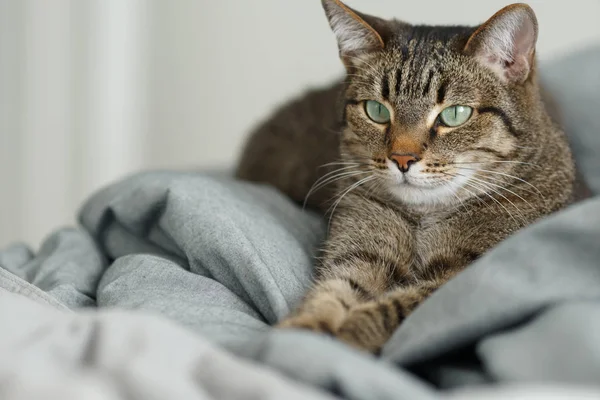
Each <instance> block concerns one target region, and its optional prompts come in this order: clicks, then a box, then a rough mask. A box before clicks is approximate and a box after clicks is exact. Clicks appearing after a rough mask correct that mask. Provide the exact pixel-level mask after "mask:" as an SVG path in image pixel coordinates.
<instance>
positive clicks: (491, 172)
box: [459, 167, 546, 200]
mask: <svg viewBox="0 0 600 400" xmlns="http://www.w3.org/2000/svg"><path fill="white" fill-rule="evenodd" d="M459 168H461V169H466V170H470V171H478V172H487V173H488V174H496V175H502V176H505V177H507V178H510V179H515V180H517V181H519V182H523V183H524V184H526V185H529V186H530V187H532V188H533V189H534V190H535V191H536V192H538V194H539V195H540V196H541V197H542V199H544V200H546V198H545V197H544V195H543V194H542V192H541V191H540V190H539V189H538V188H537V187H535V186H534V185H532V184H531V183H529V182H527V181H526V180H524V179H521V178H519V177H518V176H514V175H510V174H506V173H504V172H498V171H490V170H487V169H479V168H467V167H459Z"/></svg>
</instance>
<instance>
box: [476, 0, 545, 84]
mask: <svg viewBox="0 0 600 400" xmlns="http://www.w3.org/2000/svg"><path fill="white" fill-rule="evenodd" d="M537 36H538V23H537V18H536V17H535V13H534V12H533V10H532V9H531V7H529V6H528V5H527V4H513V5H510V6H507V7H505V8H503V9H502V10H500V11H498V12H497V13H496V14H494V16H493V17H492V18H490V19H489V20H488V21H487V22H485V23H484V24H483V25H481V26H480V27H479V28H478V29H477V30H476V31H475V33H473V35H471V37H470V38H469V41H468V42H467V44H466V45H465V49H464V51H465V53H467V54H470V55H473V56H474V57H475V58H476V59H477V60H478V61H479V62H480V63H482V64H483V65H485V66H486V67H489V68H491V69H492V70H493V71H494V72H495V73H496V74H497V75H498V76H499V77H500V78H501V79H502V80H504V81H508V82H515V83H523V82H525V81H526V80H527V78H528V77H529V74H530V72H531V69H532V68H533V65H534V62H535V60H534V58H535V44H536V41H537Z"/></svg>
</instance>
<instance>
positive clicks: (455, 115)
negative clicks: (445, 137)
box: [440, 106, 473, 127]
mask: <svg viewBox="0 0 600 400" xmlns="http://www.w3.org/2000/svg"><path fill="white" fill-rule="evenodd" d="M471 114H473V109H472V108H471V107H469V106H451V107H448V108H445V109H444V110H443V111H442V112H441V113H440V121H441V122H442V123H443V124H444V125H446V126H450V127H454V126H459V125H462V124H464V123H465V122H467V121H468V120H469V118H471Z"/></svg>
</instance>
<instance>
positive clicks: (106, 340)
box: [0, 51, 600, 400]
mask: <svg viewBox="0 0 600 400" xmlns="http://www.w3.org/2000/svg"><path fill="white" fill-rule="evenodd" d="M584 56H585V57H588V61H587V62H581V57H584ZM594 63H595V64H594ZM594 65H595V66H599V65H600V51H596V52H589V53H586V54H584V55H578V56H577V57H575V56H574V57H571V58H568V59H566V60H564V61H562V64H561V63H560V62H556V63H553V64H552V65H551V67H552V68H549V69H548V72H547V75H545V76H546V78H547V79H548V80H549V82H550V84H549V86H550V88H551V90H553V91H554V92H555V93H561V96H559V97H558V98H557V100H558V101H559V102H560V103H561V104H562V103H564V104H562V105H563V107H564V108H565V110H566V112H565V115H564V124H565V126H566V127H567V128H568V130H569V132H570V133H571V136H572V138H573V139H572V140H573V143H574V144H573V146H574V149H575V151H576V154H577V157H578V162H579V164H580V166H581V168H582V172H583V174H584V176H585V178H586V180H587V182H588V184H589V186H590V187H591V189H592V191H593V193H594V194H598V193H599V192H600V181H599V180H598V179H600V164H599V161H598V160H597V158H596V157H594V155H595V153H594V149H596V150H597V149H600V135H599V134H598V133H599V129H598V128H599V126H598V122H597V121H596V119H595V116H594V115H593V114H594V111H592V110H595V109H596V108H597V107H595V106H594V104H595V105H600V100H598V94H597V93H592V92H593V90H591V89H590V87H595V88H598V87H600V85H599V83H600V82H599V79H600V77H599V76H598V74H597V68H596V67H594ZM574 69H576V70H577V73H576V74H574V73H573V71H574ZM556 71H563V74H562V75H561V74H560V73H559V72H556ZM565 71H569V73H570V74H571V76H573V75H578V76H579V77H581V76H588V78H589V79H588V80H587V81H585V83H581V84H580V85H579V86H578V84H577V83H573V82H566V81H565V80H561V79H559V78H558V77H560V76H564V74H565ZM586 74H587V75H586ZM593 79H595V81H593ZM590 82H592V83H593V82H595V83H596V84H595V86H594V85H593V84H591V83H590ZM577 96H581V97H577ZM582 99H584V100H585V101H587V103H585V107H587V110H588V112H587V113H585V112H582V111H581V108H584V107H583V106H581V104H584V103H583V100H582ZM576 102H578V104H580V106H579V108H577V107H576V106H575V105H574V104H576ZM594 102H595V103H594ZM586 124H587V125H586ZM325 229H326V224H325V222H324V221H323V220H322V218H321V217H320V216H319V215H317V214H314V213H311V212H309V211H303V210H302V209H301V208H300V207H298V206H297V205H295V204H293V203H291V202H290V201H289V200H287V199H286V198H285V197H283V196H282V195H281V194H280V193H278V192H276V191H275V190H274V189H271V188H269V187H266V186H260V185H255V184H250V183H245V182H238V181H236V180H234V179H233V178H231V177H230V176H229V175H228V174H227V173H206V172H202V173H199V172H187V173H186V172H166V171H154V172H144V173H140V174H136V175H134V176H131V177H128V178H125V179H123V180H122V181H121V182H117V183H114V184H112V185H110V186H109V187H107V188H104V189H102V190H100V191H99V192H97V193H95V194H94V195H93V196H91V197H90V199H89V200H88V201H87V202H86V204H85V205H84V206H83V207H82V209H81V210H80V226H78V227H66V228H63V229H59V230H57V231H55V232H53V233H52V234H50V235H49V237H48V238H47V240H46V241H45V242H44V244H43V245H42V247H41V248H40V249H39V250H38V251H36V252H32V251H31V250H30V249H29V248H28V247H27V246H26V245H24V244H15V245H12V246H9V247H8V248H6V249H4V250H2V251H0V326H2V327H3V329H0V354H1V355H2V356H1V357H0V397H1V398H6V399H17V398H18V399H29V398H31V399H33V398H41V397H43V398H61V399H71V398H73V399H75V398H98V399H152V398H156V399H159V398H169V399H171V398H178V399H187V398H190V399H196V398H198V399H205V398H207V399H234V398H261V399H262V398H278V399H279V398H286V399H287V398H290V399H293V398H304V399H327V398H334V397H341V398H348V399H411V400H412V399H416V400H419V399H437V398H443V397H447V396H452V397H453V398H459V399H460V398H463V399H468V398H500V397H494V396H499V393H512V394H511V396H510V398H529V397H528V396H534V395H536V394H538V395H539V394H540V393H548V392H552V393H554V394H555V395H556V394H557V393H566V394H567V395H568V396H567V397H568V398H591V397H586V396H595V397H596V398H598V397H600V387H599V382H600V380H599V377H600V342H598V340H597V337H598V334H599V333H600V247H599V246H598V244H599V243H600V198H599V197H593V198H591V199H589V200H586V201H585V202H582V203H578V204H574V205H572V206H571V207H569V208H567V209H566V210H564V211H562V212H560V213H557V214H556V215H553V216H551V217H549V218H546V219H544V220H543V221H540V222H539V223H536V224H534V225H532V226H531V227H529V228H526V229H524V230H522V231H521V232H519V233H517V234H516V235H514V236H513V237H511V238H509V239H508V240H506V241H505V242H503V243H501V244H500V245H499V246H497V247H496V248H495V249H493V250H492V251H490V252H489V253H488V254H487V255H485V256H484V257H482V258H481V259H480V260H478V261H477V262H476V263H475V264H473V265H472V266H470V267H469V268H467V269H466V270H465V271H464V272H462V273H460V274H459V275H458V276H457V277H455V278H454V279H452V280H451V281H450V282H448V283H447V284H446V285H444V286H443V287H442V288H441V289H440V290H438V291H437V292H436V293H434V294H433V295H432V296H431V298H429V299H428V300H427V301H426V302H424V303H423V304H422V305H421V306H419V307H418V308H417V310H416V311H415V312H414V313H413V314H412V315H411V316H410V317H409V318H408V319H407V320H406V321H405V322H404V323H403V324H402V326H401V327H400V328H399V329H398V330H397V332H396V333H395V335H394V336H393V337H392V338H391V340H390V341H389V343H388V344H387V345H386V346H385V348H384V349H383V352H382V356H381V358H379V359H378V358H374V357H373V356H371V355H367V354H363V353H361V352H358V351H355V350H353V349H350V348H348V347H346V346H345V345H343V344H341V343H338V342H336V341H335V340H333V339H331V338H329V337H325V336H321V335H317V334H313V333H310V332H294V331H280V330H275V329H273V328H271V325H272V324H273V323H275V322H276V321H277V320H279V319H280V318H282V317H284V316H285V315H286V314H287V313H288V312H289V311H290V310H291V309H292V308H293V307H294V306H295V305H296V304H297V303H298V302H299V300H300V298H301V297H302V295H303V293H304V291H305V290H306V288H307V287H308V285H309V284H310V276H311V272H312V265H313V263H314V257H315V252H316V249H317V247H318V246H319V243H321V241H322V240H323V238H324V235H325ZM515 385H516V386H515ZM557 386H558V388H556V387H557ZM554 388H556V389H554ZM474 390H477V391H474ZM94 396H95V397H94ZM513 396H514V397H513ZM519 396H521V397H519ZM547 398H551V397H549V396H548V397H547Z"/></svg>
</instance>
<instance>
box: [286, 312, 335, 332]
mask: <svg viewBox="0 0 600 400" xmlns="http://www.w3.org/2000/svg"><path fill="white" fill-rule="evenodd" d="M340 323H341V319H339V320H338V319H336V318H324V317H322V316H317V315H313V314H298V315H294V316H291V317H288V318H286V319H284V320H282V321H281V322H279V323H278V324H277V325H275V327H276V328H283V329H304V330H309V331H313V332H319V333H324V334H327V335H335V332H336V331H337V328H338V327H339V325H340Z"/></svg>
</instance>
